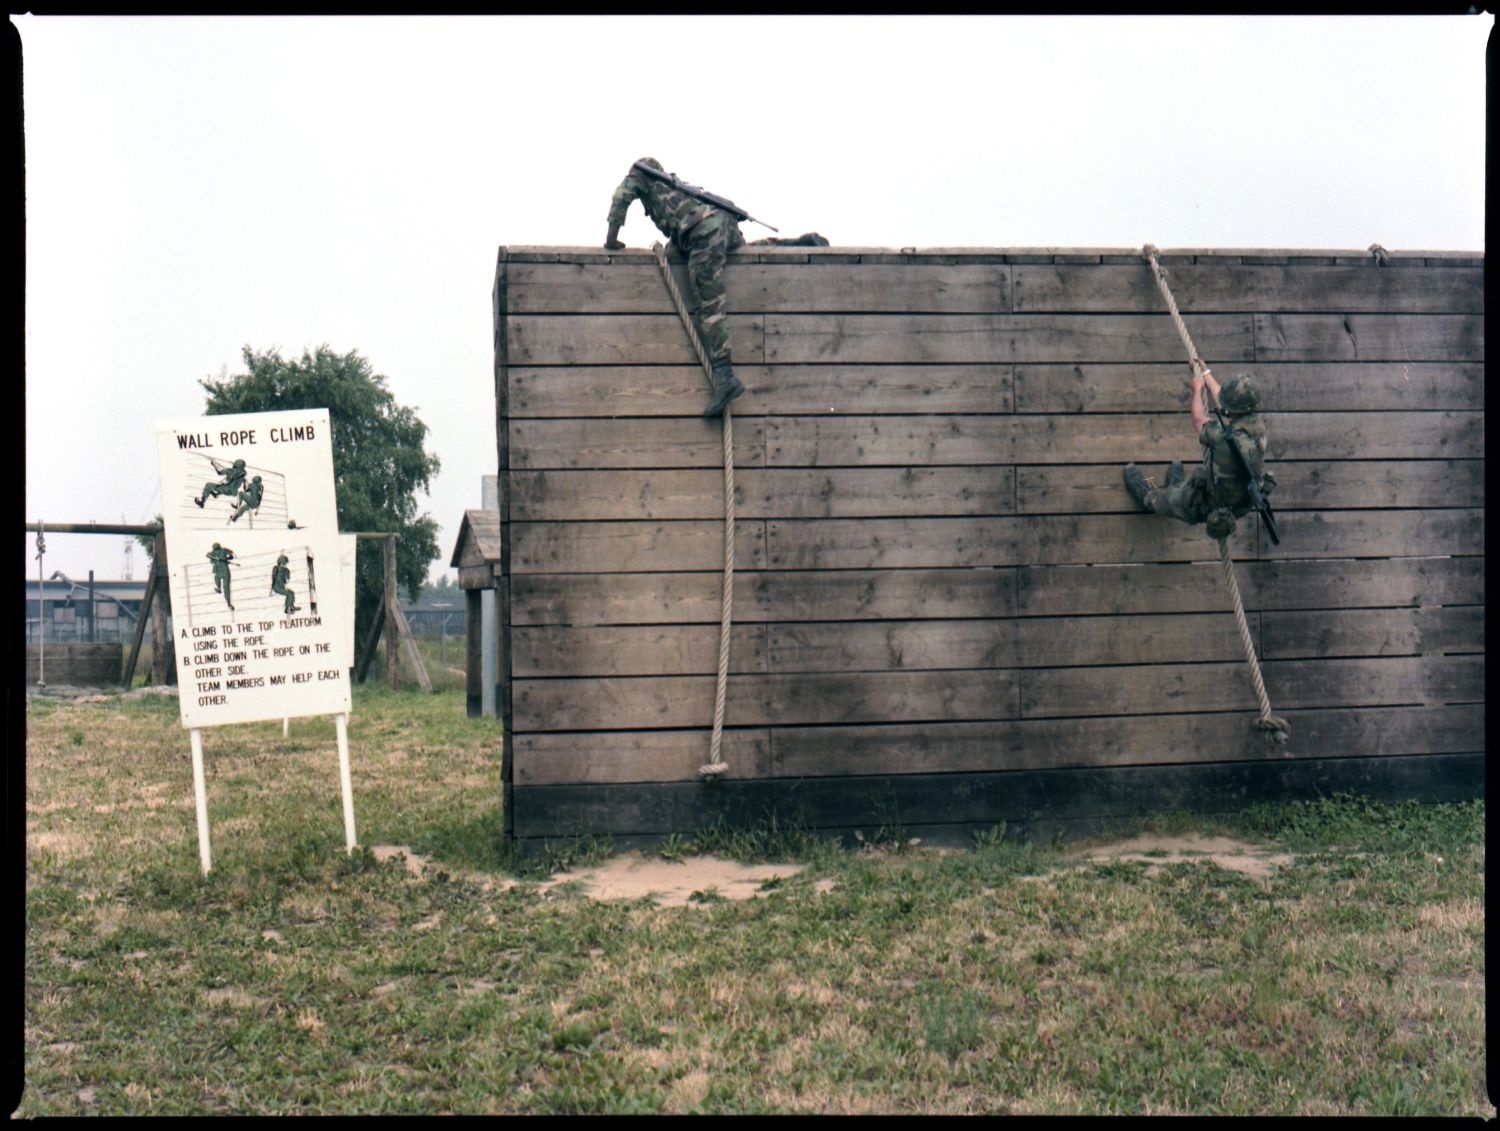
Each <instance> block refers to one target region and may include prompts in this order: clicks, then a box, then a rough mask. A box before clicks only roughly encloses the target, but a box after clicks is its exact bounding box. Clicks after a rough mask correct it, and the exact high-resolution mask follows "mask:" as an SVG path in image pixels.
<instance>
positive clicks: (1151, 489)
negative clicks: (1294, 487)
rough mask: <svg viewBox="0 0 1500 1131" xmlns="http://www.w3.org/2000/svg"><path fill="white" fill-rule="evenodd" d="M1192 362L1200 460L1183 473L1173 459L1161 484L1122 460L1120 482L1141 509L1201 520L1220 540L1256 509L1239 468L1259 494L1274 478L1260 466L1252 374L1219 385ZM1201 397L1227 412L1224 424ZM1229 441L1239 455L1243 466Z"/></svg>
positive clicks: (1262, 448)
mask: <svg viewBox="0 0 1500 1131" xmlns="http://www.w3.org/2000/svg"><path fill="white" fill-rule="evenodd" d="M1192 366H1193V378H1192V406H1191V411H1192V418H1193V429H1194V430H1195V431H1196V432H1197V433H1198V442H1199V443H1200V444H1202V445H1203V462H1202V463H1201V464H1200V465H1199V466H1198V467H1196V468H1194V469H1193V473H1192V474H1191V475H1186V474H1184V471H1183V466H1182V462H1181V461H1180V460H1173V461H1172V463H1171V464H1170V465H1169V466H1168V468H1167V478H1166V484H1165V485H1164V486H1162V487H1158V486H1156V484H1155V483H1154V482H1152V480H1150V479H1148V478H1146V477H1145V476H1144V475H1142V474H1141V471H1140V469H1139V468H1138V467H1136V465H1135V464H1133V463H1128V464H1126V465H1125V486H1126V487H1127V488H1128V489H1129V490H1130V493H1131V495H1132V496H1134V498H1135V500H1136V502H1138V503H1139V504H1140V505H1141V506H1142V507H1143V508H1144V509H1146V510H1148V511H1151V512H1153V513H1155V514H1163V515H1170V516H1171V517H1172V518H1176V519H1180V520H1181V521H1183V522H1186V523H1188V524H1190V525H1197V524H1198V523H1200V522H1202V523H1205V528H1206V530H1207V532H1208V535H1209V537H1211V538H1216V539H1221V540H1222V539H1225V538H1228V537H1229V536H1230V535H1231V534H1233V533H1234V528H1235V519H1236V518H1239V517H1240V516H1241V515H1244V514H1248V513H1249V512H1250V511H1252V510H1255V509H1256V504H1255V501H1254V500H1253V498H1252V493H1251V489H1250V485H1249V483H1248V482H1247V480H1246V477H1245V473H1244V468H1248V469H1249V471H1250V474H1251V476H1253V477H1254V479H1255V482H1256V485H1257V486H1258V487H1259V489H1260V493H1261V494H1262V495H1263V496H1264V495H1269V494H1270V493H1271V491H1272V490H1273V489H1274V488H1275V486H1276V479H1275V477H1274V476H1273V475H1272V474H1271V473H1270V472H1269V471H1267V470H1266V468H1265V458H1266V426H1265V423H1264V422H1263V421H1262V420H1261V418H1260V416H1259V415H1258V413H1257V411H1256V410H1257V409H1258V408H1259V407H1260V393H1259V391H1258V390H1257V389H1256V387H1255V383H1254V381H1253V379H1252V378H1251V377H1249V376H1248V375H1245V374H1241V375H1240V376H1237V377H1233V378H1231V379H1230V380H1229V382H1228V384H1226V385H1225V386H1224V387H1223V389H1222V390H1221V389H1220V388H1219V383H1218V381H1216V380H1215V379H1214V376H1213V372H1212V371H1211V370H1210V369H1209V368H1208V366H1207V365H1205V364H1204V363H1203V359H1202V358H1198V357H1195V358H1193V360H1192ZM1205 396H1212V397H1213V402H1214V403H1216V404H1218V406H1219V407H1220V408H1221V409H1222V410H1223V412H1224V414H1225V415H1226V416H1227V420H1225V423H1224V425H1221V424H1220V423H1219V421H1218V420H1216V419H1214V418H1212V417H1211V416H1210V412H1209V407H1208V404H1207V403H1206V402H1205V400H1204V398H1205ZM1226 426H1227V427H1226ZM1230 444H1233V445H1234V446H1235V447H1236V448H1238V449H1239V452H1240V454H1241V455H1242V456H1243V457H1244V468H1242V466H1241V463H1240V461H1239V460H1238V459H1237V458H1236V457H1235V454H1234V452H1233V451H1231V450H1230ZM1265 513H1269V509H1268V510H1267V511H1266V512H1265Z"/></svg>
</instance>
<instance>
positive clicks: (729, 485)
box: [651, 242, 734, 779]
mask: <svg viewBox="0 0 1500 1131" xmlns="http://www.w3.org/2000/svg"><path fill="white" fill-rule="evenodd" d="M651 250H652V251H654V252H655V253H656V262H657V263H658V264H659V265H660V267H661V277H662V279H663V281H664V282H665V283H666V284H667V293H668V294H670V295H671V296H672V305H673V306H675V307H676V308H677V317H678V318H680V319H681V320H682V326H683V329H685V330H686V331H687V336H688V341H690V342H691V343H692V345H693V351H694V352H695V353H697V355H698V362H699V364H701V365H702V366H703V375H704V377H706V378H707V379H708V383H709V387H710V388H712V387H713V364H712V363H711V362H710V361H709V359H708V353H707V351H706V350H704V348H703V343H702V342H701V341H700V340H699V339H698V331H697V329H696V328H694V326H693V319H692V316H691V315H690V314H689V313H688V308H687V304H686V303H684V302H683V301H682V294H681V293H680V292H679V291H678V289H677V280H676V279H675V278H673V276H672V265H671V264H670V263H668V262H667V249H666V248H665V247H664V246H662V244H661V243H659V242H658V243H655V244H653V245H652V246H651ZM733 420H734V418H733V417H732V416H731V415H730V412H729V406H728V405H725V406H724V587H723V597H722V600H721V601H720V605H719V674H718V679H717V681H716V682H715V684H714V729H713V737H712V738H710V739H709V744H708V762H707V763H706V764H704V765H702V766H699V767H698V773H700V774H702V775H703V776H704V777H706V778H709V779H712V778H715V777H717V776H718V775H720V774H723V773H726V772H727V771H728V770H729V766H728V765H727V764H726V763H725V762H724V760H723V759H722V758H721V757H720V756H719V749H720V747H721V746H722V744H723V741H724V693H725V690H726V689H727V688H728V686H729V628H730V623H731V620H732V618H731V613H732V611H733V608H734V423H733Z"/></svg>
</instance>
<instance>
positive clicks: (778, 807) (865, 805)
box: [515, 752, 1485, 842]
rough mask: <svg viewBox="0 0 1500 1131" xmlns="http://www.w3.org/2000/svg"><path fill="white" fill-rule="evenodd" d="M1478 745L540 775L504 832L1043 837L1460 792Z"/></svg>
mask: <svg viewBox="0 0 1500 1131" xmlns="http://www.w3.org/2000/svg"><path fill="white" fill-rule="evenodd" d="M1484 761H1485V759H1484V755H1483V754H1482V753H1478V752H1465V753H1459V754H1431V755H1418V756H1415V757H1407V756H1401V755H1392V756H1387V757H1379V758H1360V757H1349V758H1276V759H1273V760H1259V761H1253V760H1252V761H1236V762H1211V763H1206V764H1198V765H1159V766H1113V767H1091V766H1086V767H1079V768H1076V769H1065V770H1019V771H1014V772H1010V773H981V774H899V775H883V776H870V777H866V778H861V779H859V780H857V781H854V782H851V781H849V780H848V779H847V778H842V777H829V778H805V779H802V780H800V781H799V782H798V783H797V787H796V788H795V789H788V788H787V785H786V782H785V781H781V780H772V781H727V782H720V783H717V784H716V785H714V786H713V787H705V786H704V785H703V784H702V783H700V782H692V781H684V782H649V783H640V784H627V783H610V784H602V785H576V786H574V785H539V786H531V787H528V788H525V789H518V790H517V791H516V793H517V797H516V805H515V811H516V836H517V838H519V839H520V840H521V841H526V840H528V839H533V838H545V837H566V836H573V835H576V834H577V832H578V830H580V829H587V830H589V831H590V832H591V833H593V834H595V835H598V836H620V835H625V834H631V835H646V836H657V837H661V836H666V835H667V834H669V833H674V832H675V833H681V832H684V831H691V830H696V829H702V828H708V827H713V826H720V827H722V826H727V827H730V828H757V827H764V826H765V824H766V823H767V822H769V821H772V820H774V821H775V822H776V823H778V824H781V825H785V826H788V827H792V828H798V827H801V828H810V829H822V830H826V831H837V830H846V831H852V830H854V829H858V828H863V829H865V830H868V831H869V832H871V833H873V832H874V831H875V830H877V829H879V828H882V827H889V825H890V823H891V822H892V821H893V820H894V821H899V823H900V825H901V827H902V828H903V829H904V830H905V831H907V832H908V833H920V834H921V835H922V836H923V837H924V839H926V840H928V841H929V842H937V838H938V837H939V836H941V835H943V832H944V830H956V832H957V835H958V836H959V837H960V838H962V840H963V841H967V837H966V836H965V834H966V833H967V832H968V831H969V830H970V829H974V828H993V827H994V826H995V825H997V824H1000V823H1002V822H1003V823H1004V825H1005V827H1006V832H1007V835H1014V836H1016V837H1018V838H1021V839H1027V838H1033V837H1035V838H1038V839H1046V838H1047V837H1050V836H1052V835H1054V834H1062V833H1064V832H1065V831H1066V830H1067V829H1068V828H1069V827H1070V825H1077V826H1083V827H1084V828H1086V829H1087V830H1088V831H1091V832H1096V831H1098V830H1099V827H1100V822H1108V821H1111V820H1116V821H1118V820H1130V819H1133V818H1137V817H1141V816H1145V815H1148V814H1153V813H1158V814H1159V813H1171V812H1194V813H1232V812H1237V811H1239V810H1242V809H1244V808H1245V807H1246V806H1249V805H1253V804H1257V803H1261V802H1273V801H1290V800H1295V799H1310V798H1315V797H1327V796H1329V795H1331V794H1335V793H1352V794H1355V795H1357V796H1363V797H1368V798H1371V799H1372V800H1376V801H1383V800H1388V801H1398V800H1406V799H1413V800H1417V801H1423V802H1454V801H1467V800H1473V799H1475V798H1479V797H1482V796H1483V795H1484V784H1485V765H1484Z"/></svg>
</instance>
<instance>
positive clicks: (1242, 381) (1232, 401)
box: [1219, 373, 1260, 416]
mask: <svg viewBox="0 0 1500 1131" xmlns="http://www.w3.org/2000/svg"><path fill="white" fill-rule="evenodd" d="M1219 407H1220V408H1222V409H1223V410H1224V411H1225V412H1227V413H1229V414H1231V415H1232V416H1243V415H1244V414H1245V413H1247V412H1254V411H1255V410H1256V409H1258V408H1259V407H1260V390H1259V389H1257V388H1256V387H1255V381H1254V380H1253V379H1252V378H1251V377H1250V375H1249V374H1248V373H1241V374H1240V375H1239V376H1237V377H1231V378H1230V379H1229V380H1228V381H1226V382H1225V383H1224V386H1223V387H1222V388H1221V389H1220V390H1219Z"/></svg>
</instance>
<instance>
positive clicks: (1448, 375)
mask: <svg viewBox="0 0 1500 1131" xmlns="http://www.w3.org/2000/svg"><path fill="white" fill-rule="evenodd" d="M1209 362H1210V364H1211V365H1214V366H1217V367H1218V369H1219V372H1218V373H1217V374H1216V375H1217V376H1218V377H1219V379H1220V380H1224V379H1226V378H1228V377H1231V376H1233V375H1234V374H1235V373H1237V372H1247V373H1251V374H1253V376H1254V377H1255V381H1256V384H1257V385H1259V387H1260V390H1261V398H1262V400H1261V403H1262V404H1263V405H1264V406H1265V408H1266V410H1267V411H1268V412H1271V411H1275V412H1338V413H1344V412H1358V411H1382V412H1384V411H1391V410H1400V409H1406V410H1409V411H1426V412H1430V411H1438V410H1443V409H1468V410H1478V409H1483V408H1484V365H1483V364H1481V363H1476V362H1420V361H1414V362H1407V361H1373V362H1358V361H1311V362H1291V363H1282V362H1266V361H1261V362H1257V363H1256V364H1255V365H1253V366H1250V365H1243V364H1240V363H1238V362H1234V361H1229V360H1226V361H1225V362H1224V363H1223V364H1220V359H1219V358H1216V357H1210V358H1209ZM1189 374H1190V371H1189V369H1188V367H1187V364H1186V362H1185V361H1184V360H1182V359H1179V360H1178V361H1176V362H1174V363H1172V364H1166V365H1112V364H1094V363H1090V364H1084V365H1021V366H1017V367H1016V378H1015V382H1016V387H1015V405H1016V411H1017V412H1025V413H1033V412H1041V413H1045V412H1174V411H1176V412H1181V413H1183V414H1186V413H1187V411H1188V401H1189V397H1188V377H1189Z"/></svg>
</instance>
